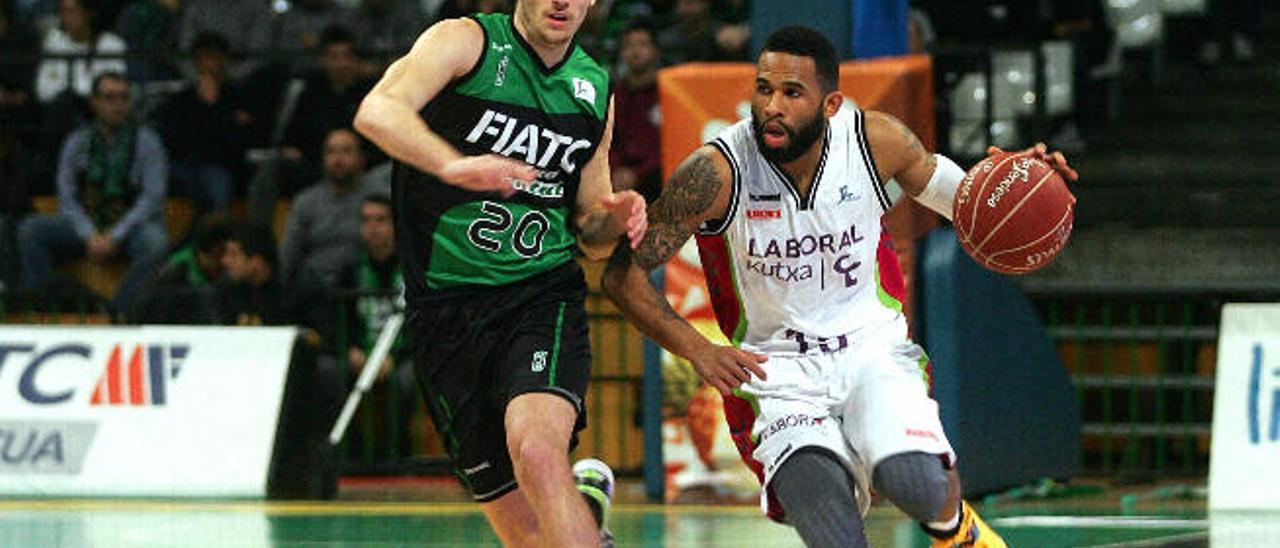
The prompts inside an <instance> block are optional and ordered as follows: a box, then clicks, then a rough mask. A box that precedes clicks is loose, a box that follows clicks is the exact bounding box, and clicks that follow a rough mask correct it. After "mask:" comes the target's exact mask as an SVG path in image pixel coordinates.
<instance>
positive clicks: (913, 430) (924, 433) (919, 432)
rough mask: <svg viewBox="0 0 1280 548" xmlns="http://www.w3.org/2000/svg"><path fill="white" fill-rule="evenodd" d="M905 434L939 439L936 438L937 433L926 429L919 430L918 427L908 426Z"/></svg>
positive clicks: (934, 439) (913, 436)
mask: <svg viewBox="0 0 1280 548" xmlns="http://www.w3.org/2000/svg"><path fill="white" fill-rule="evenodd" d="M907 436H908V437H912V438H925V439H930V440H933V441H940V440H938V435H937V434H934V433H933V432H930V431H928V430H920V429H918V428H908V429H907Z"/></svg>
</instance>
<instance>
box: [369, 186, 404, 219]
mask: <svg viewBox="0 0 1280 548" xmlns="http://www.w3.org/2000/svg"><path fill="white" fill-rule="evenodd" d="M364 203H366V204H378V205H384V206H387V210H388V211H390V212H391V218H392V220H394V219H395V218H396V208H395V206H393V205H391V196H390V195H388V194H387V193H385V192H370V193H368V194H366V195H365V196H364Z"/></svg>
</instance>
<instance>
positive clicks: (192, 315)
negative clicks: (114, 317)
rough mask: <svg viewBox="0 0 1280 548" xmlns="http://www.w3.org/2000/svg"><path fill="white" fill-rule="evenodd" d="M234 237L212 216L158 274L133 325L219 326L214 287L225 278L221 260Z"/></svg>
mask: <svg viewBox="0 0 1280 548" xmlns="http://www.w3.org/2000/svg"><path fill="white" fill-rule="evenodd" d="M230 237H231V223H230V220H229V219H228V218H227V217H225V216H222V215H209V216H206V217H204V219H203V220H201V222H200V224H199V225H198V226H197V227H196V229H195V231H194V232H193V234H192V237H191V243H189V244H187V245H185V246H182V247H181V248H179V249H178V250H177V251H175V252H174V253H173V254H172V255H170V256H169V260H168V262H167V263H165V265H164V267H162V268H161V269H160V271H159V272H157V273H156V276H155V278H152V280H151V282H150V283H149V284H147V287H146V288H145V289H143V290H142V292H141V294H139V296H138V298H137V299H136V300H135V303H134V305H133V310H132V312H131V313H130V314H129V321H130V322H132V323H149V324H188V325H200V324H211V323H217V317H216V316H215V315H214V310H216V306H215V304H214V297H215V295H214V292H213V288H214V284H215V283H216V282H217V281H218V279H219V278H220V276H221V275H222V256H223V254H224V253H225V251H226V247H227V240H228V239H229V238H230Z"/></svg>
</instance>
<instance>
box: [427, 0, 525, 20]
mask: <svg viewBox="0 0 1280 548" xmlns="http://www.w3.org/2000/svg"><path fill="white" fill-rule="evenodd" d="M511 4H512V2H511V1H510V0H444V1H443V3H441V4H440V8H439V9H438V10H436V19H454V18H458V17H466V16H468V15H471V14H473V13H511Z"/></svg>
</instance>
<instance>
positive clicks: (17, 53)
mask: <svg viewBox="0 0 1280 548" xmlns="http://www.w3.org/2000/svg"><path fill="white" fill-rule="evenodd" d="M39 47H40V46H39V42H38V41H37V40H36V35H35V33H34V32H32V30H31V28H30V27H28V26H27V25H25V24H24V23H22V22H21V21H19V20H17V19H15V18H14V17H13V8H12V7H10V6H9V4H8V3H7V2H5V1H2V0H0V52H3V53H0V55H3V56H4V59H3V61H2V62H0V136H3V135H7V136H11V137H17V138H19V139H22V140H24V141H26V142H31V140H32V139H33V137H34V135H35V131H36V129H37V119H38V118H37V112H38V111H37V110H36V100H35V95H34V94H33V93H32V92H33V91H34V89H35V88H34V86H35V67H36V58H37V57H38V55H39V52H40V49H39Z"/></svg>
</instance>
